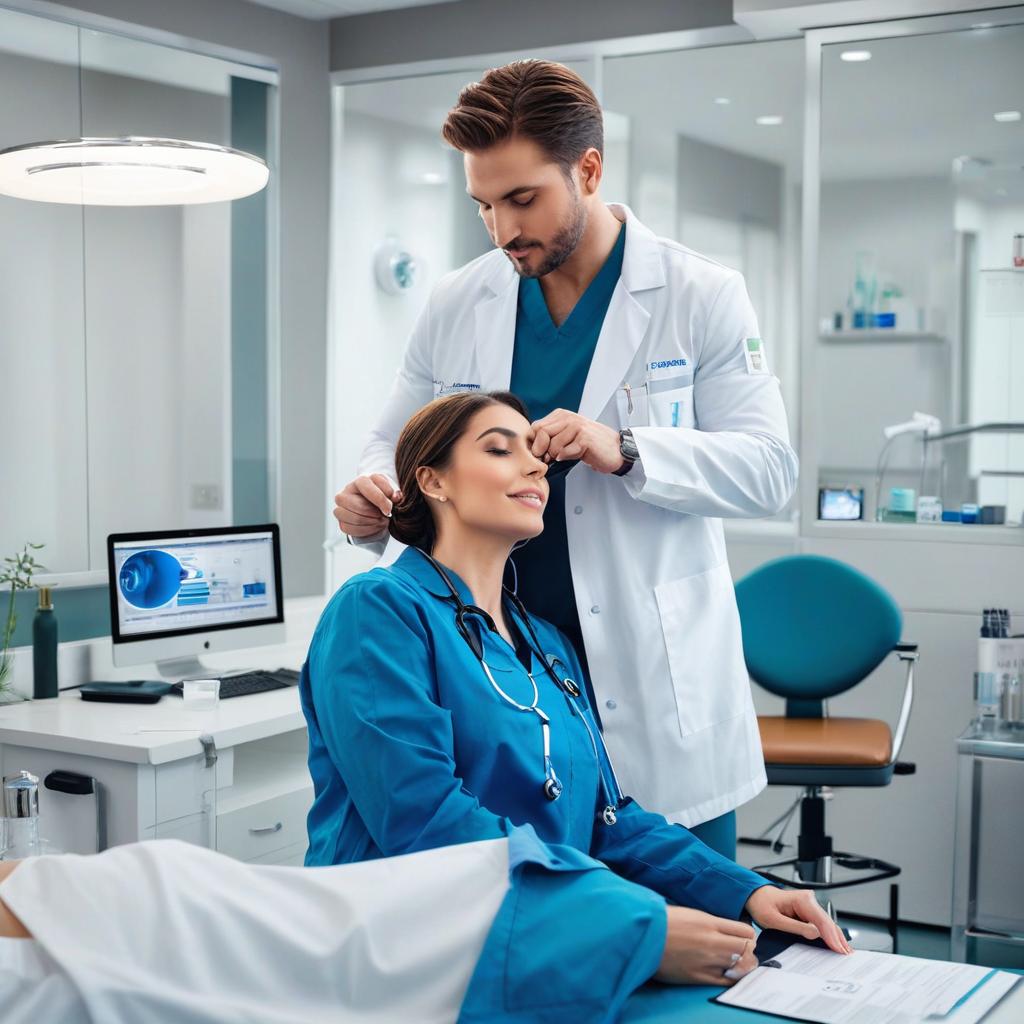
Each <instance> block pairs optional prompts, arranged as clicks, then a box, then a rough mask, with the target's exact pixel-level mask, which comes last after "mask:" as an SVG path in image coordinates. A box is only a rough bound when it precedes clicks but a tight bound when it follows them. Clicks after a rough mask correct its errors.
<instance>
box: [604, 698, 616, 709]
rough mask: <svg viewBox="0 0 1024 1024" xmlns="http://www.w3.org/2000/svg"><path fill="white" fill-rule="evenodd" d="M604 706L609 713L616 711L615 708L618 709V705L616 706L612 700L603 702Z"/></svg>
mask: <svg viewBox="0 0 1024 1024" xmlns="http://www.w3.org/2000/svg"><path fill="white" fill-rule="evenodd" d="M604 706H605V707H606V708H607V709H608V710H609V711H614V710H615V709H616V708H617V707H618V706H619V705H618V704H616V703H615V701H613V700H606V701H605V702H604Z"/></svg>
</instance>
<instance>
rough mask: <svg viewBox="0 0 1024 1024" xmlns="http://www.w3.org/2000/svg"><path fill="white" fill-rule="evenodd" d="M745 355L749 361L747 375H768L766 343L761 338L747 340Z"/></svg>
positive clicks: (744, 343)
mask: <svg viewBox="0 0 1024 1024" xmlns="http://www.w3.org/2000/svg"><path fill="white" fill-rule="evenodd" d="M743 355H744V357H745V358H746V360H747V373H767V372H768V360H767V359H766V358H765V351H764V342H763V341H762V340H761V339H760V338H747V339H746V340H745V341H744V342H743Z"/></svg>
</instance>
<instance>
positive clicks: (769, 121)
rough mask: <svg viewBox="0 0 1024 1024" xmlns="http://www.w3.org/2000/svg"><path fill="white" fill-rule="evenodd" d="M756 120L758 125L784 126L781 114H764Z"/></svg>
mask: <svg viewBox="0 0 1024 1024" xmlns="http://www.w3.org/2000/svg"><path fill="white" fill-rule="evenodd" d="M756 120H757V123H758V124H765V125H776V124H782V115H781V114H762V115H761V116H760V117H759V118H757V119H756Z"/></svg>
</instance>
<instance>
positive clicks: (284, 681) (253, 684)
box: [171, 668, 299, 700]
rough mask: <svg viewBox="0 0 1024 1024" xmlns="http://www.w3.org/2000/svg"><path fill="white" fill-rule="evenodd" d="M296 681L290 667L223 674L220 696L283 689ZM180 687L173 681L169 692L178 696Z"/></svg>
mask: <svg viewBox="0 0 1024 1024" xmlns="http://www.w3.org/2000/svg"><path fill="white" fill-rule="evenodd" d="M211 678H216V677H215V676H214V677H211ZM298 681H299V673H298V672H296V671H295V669H291V668H279V669H278V670H277V671H276V672H264V671H256V672H243V673H241V674H240V675H237V676H225V677H223V678H222V679H221V681H220V696H221V700H227V699H228V698H229V697H248V696H249V695H250V694H253V693H267V692H268V691H270V690H283V689H284V688H285V687H286V686H295V684H296V683H298ZM181 688H182V684H181V683H174V684H173V685H172V686H171V693H172V694H174V696H176V697H180V696H181Z"/></svg>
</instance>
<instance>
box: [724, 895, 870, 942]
mask: <svg viewBox="0 0 1024 1024" xmlns="http://www.w3.org/2000/svg"><path fill="white" fill-rule="evenodd" d="M743 909H744V910H746V912H747V913H748V914H749V915H750V916H751V917H752V918H753V919H754V920H755V921H756V922H757V923H758V924H759V925H760V926H761V927H762V928H777V929H778V930H779V931H780V932H792V933H793V934H794V935H800V936H801V937H803V938H805V939H817V938H819V937H820V938H822V939H824V940H825V945H827V946H828V948H829V949H832V950H834V951H835V952H836V953H852V952H853V947H852V946H851V945H850V944H849V943H848V942H847V941H846V938H845V936H844V935H843V933H842V932H841V931H840V929H839V925H837V924H836V923H835V921H833V920H832V918H831V917H829V916H828V914H826V913H825V911H824V910H823V909H822V908H821V904H820V903H818V901H817V900H816V899H815V898H814V893H813V892H810V891H809V890H807V889H776V888H775V886H773V885H763V886H761V888H760V889H755V890H754V891H753V892H752V893H751V894H750V898H749V899H748V900H747V902H746V905H745V906H744V908H743Z"/></svg>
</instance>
